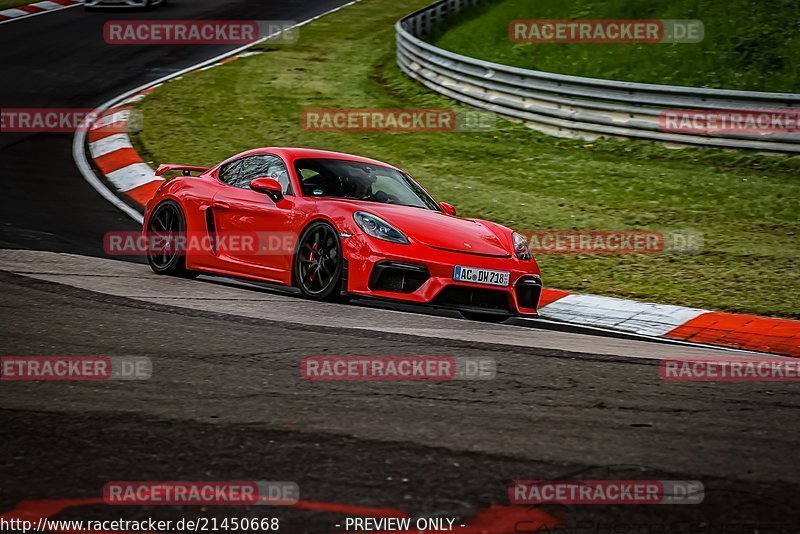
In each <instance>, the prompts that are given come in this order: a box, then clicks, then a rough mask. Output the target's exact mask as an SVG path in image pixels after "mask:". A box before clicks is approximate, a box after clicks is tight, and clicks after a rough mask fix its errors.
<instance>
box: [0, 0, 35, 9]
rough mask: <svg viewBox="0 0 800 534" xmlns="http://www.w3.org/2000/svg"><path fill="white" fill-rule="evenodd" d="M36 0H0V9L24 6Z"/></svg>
mask: <svg viewBox="0 0 800 534" xmlns="http://www.w3.org/2000/svg"><path fill="white" fill-rule="evenodd" d="M35 1H36V0H0V10H2V9H9V8H11V7H17V6H24V5H26V4H31V3H33V2H35Z"/></svg>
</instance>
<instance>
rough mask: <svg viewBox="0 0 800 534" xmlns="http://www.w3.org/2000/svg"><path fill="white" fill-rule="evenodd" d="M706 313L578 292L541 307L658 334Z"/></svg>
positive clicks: (547, 313)
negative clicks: (578, 293) (579, 293)
mask: <svg viewBox="0 0 800 534" xmlns="http://www.w3.org/2000/svg"><path fill="white" fill-rule="evenodd" d="M704 313H708V310H701V309H699V308H687V307H684V306H673V305H671V304H650V303H646V302H637V301H634V300H626V299H619V298H614V297H603V296H599V295H577V294H570V295H567V296H565V297H563V298H561V299H558V300H557V301H555V302H552V303H550V304H548V305H547V306H543V307H542V308H540V309H539V314H540V315H541V316H542V317H545V318H547V319H555V320H559V321H564V322H569V323H580V324H585V325H589V326H602V327H607V328H614V329H617V330H623V331H626V332H634V333H637V334H642V335H647V336H659V337H660V336H663V335H665V334H666V333H668V332H670V331H672V330H674V329H675V328H677V327H679V326H681V325H683V324H685V323H686V322H688V321H691V320H692V319H694V318H696V317H698V316H700V315H702V314H704Z"/></svg>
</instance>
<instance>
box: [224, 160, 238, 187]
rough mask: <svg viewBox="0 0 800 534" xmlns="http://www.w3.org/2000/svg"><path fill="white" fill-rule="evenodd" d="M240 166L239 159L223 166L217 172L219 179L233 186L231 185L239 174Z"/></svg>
mask: <svg viewBox="0 0 800 534" xmlns="http://www.w3.org/2000/svg"><path fill="white" fill-rule="evenodd" d="M241 166H242V160H240V159H237V160H236V161H231V162H230V163H228V164H226V165H224V166H223V167H222V169H220V171H219V179H220V180H222V181H223V182H225V183H226V184H228V185H233V183H234V182H235V181H236V177H237V176H238V174H239V169H240V167H241Z"/></svg>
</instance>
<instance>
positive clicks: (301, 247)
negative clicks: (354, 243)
mask: <svg viewBox="0 0 800 534" xmlns="http://www.w3.org/2000/svg"><path fill="white" fill-rule="evenodd" d="M342 266H343V262H342V245H341V240H340V239H339V232H337V231H336V229H335V228H334V227H333V226H331V225H330V224H328V223H327V222H324V221H317V222H315V223H311V225H309V226H308V228H306V230H305V231H304V232H303V235H302V236H301V238H300V241H299V242H298V246H297V252H296V253H295V259H294V280H295V283H296V284H297V287H298V288H299V289H300V292H301V293H302V294H303V295H304V296H305V297H307V298H310V299H313V300H327V301H335V300H339V299H340V293H341V290H342Z"/></svg>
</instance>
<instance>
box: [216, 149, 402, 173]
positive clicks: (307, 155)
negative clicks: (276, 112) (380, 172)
mask: <svg viewBox="0 0 800 534" xmlns="http://www.w3.org/2000/svg"><path fill="white" fill-rule="evenodd" d="M258 154H275V155H276V156H280V157H281V158H283V159H284V160H285V161H286V163H287V164H289V165H292V164H293V163H294V161H295V160H298V159H346V160H349V161H357V162H359V163H369V164H372V165H380V166H382V167H389V168H390V169H394V170H396V171H401V172H404V171H403V170H402V169H400V168H399V167H395V166H394V165H390V164H389V163H384V162H382V161H378V160H376V159H371V158H365V157H362V156H356V155H353V154H345V153H344V152H332V151H330V150H318V149H315V148H297V147H264V148H256V149H253V150H248V151H247V152H242V153H241V154H237V155H236V156H234V157H232V158H228V159H227V160H226V162H227V161H231V160H234V159H238V158H241V157H243V156H255V155H258Z"/></svg>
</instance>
